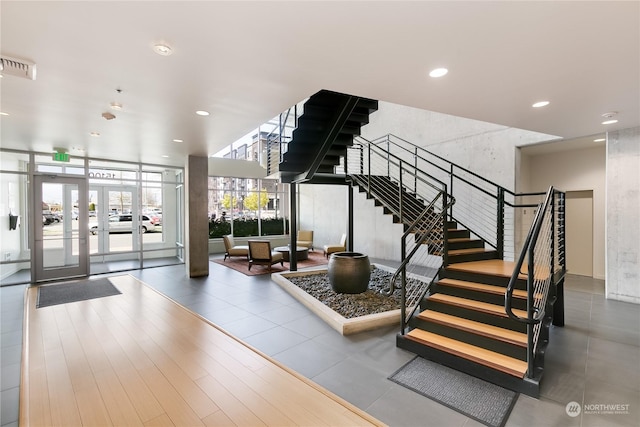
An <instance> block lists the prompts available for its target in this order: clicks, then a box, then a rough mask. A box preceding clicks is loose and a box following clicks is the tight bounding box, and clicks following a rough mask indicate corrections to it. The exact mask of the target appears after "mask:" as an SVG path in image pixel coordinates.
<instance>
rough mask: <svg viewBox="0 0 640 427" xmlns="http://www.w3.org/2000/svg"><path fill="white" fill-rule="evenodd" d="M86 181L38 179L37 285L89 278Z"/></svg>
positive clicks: (35, 232)
mask: <svg viewBox="0 0 640 427" xmlns="http://www.w3.org/2000/svg"><path fill="white" fill-rule="evenodd" d="M86 185H87V184H86V180H85V179H84V178H72V177H59V176H55V175H36V176H35V177H34V201H35V204H34V218H35V222H34V225H35V227H34V238H35V241H34V248H33V251H34V256H33V259H34V264H33V273H34V278H35V281H36V282H37V281H42V280H54V279H63V278H68V277H78V276H87V275H88V272H89V269H88V266H89V265H88V259H89V258H88V246H87V234H88V229H87V209H86V206H87V190H86V188H87V187H86Z"/></svg>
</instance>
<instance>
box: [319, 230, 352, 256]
mask: <svg viewBox="0 0 640 427" xmlns="http://www.w3.org/2000/svg"><path fill="white" fill-rule="evenodd" d="M346 250H347V235H346V234H343V235H342V237H341V238H340V244H339V245H324V256H326V257H327V258H329V255H331V254H332V253H334V252H344V251H346Z"/></svg>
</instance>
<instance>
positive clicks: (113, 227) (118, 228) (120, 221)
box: [89, 214, 156, 234]
mask: <svg viewBox="0 0 640 427" xmlns="http://www.w3.org/2000/svg"><path fill="white" fill-rule="evenodd" d="M140 227H141V229H142V232H143V233H147V232H149V231H155V229H156V227H155V225H154V224H153V222H151V218H149V217H148V216H147V215H142V221H141V222H140ZM89 231H90V232H91V234H96V233H98V225H97V224H96V225H92V226H91V228H89ZM132 231H133V217H132V216H131V215H130V214H121V215H111V216H110V217H109V233H131V232H132Z"/></svg>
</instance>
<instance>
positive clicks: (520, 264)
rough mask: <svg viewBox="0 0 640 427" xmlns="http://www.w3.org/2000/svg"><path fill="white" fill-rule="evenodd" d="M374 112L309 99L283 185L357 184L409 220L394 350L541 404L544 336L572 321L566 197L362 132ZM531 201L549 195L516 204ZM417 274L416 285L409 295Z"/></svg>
mask: <svg viewBox="0 0 640 427" xmlns="http://www.w3.org/2000/svg"><path fill="white" fill-rule="evenodd" d="M376 109H377V102H376V101H374V100H370V99H365V98H358V97H353V96H349V95H344V94H337V93H335V92H330V91H321V92H318V93H317V94H315V95H313V96H312V97H311V98H310V99H309V100H308V101H307V102H306V103H305V105H304V114H303V115H302V116H301V117H300V118H299V121H298V127H297V128H296V130H295V131H294V133H293V138H292V141H291V142H290V143H289V145H288V152H287V153H285V154H284V156H283V162H282V163H281V164H280V173H281V177H282V179H283V181H284V182H290V183H300V182H306V183H341V184H344V183H345V182H348V183H351V184H352V185H353V186H355V187H357V188H358V189H359V191H360V192H364V193H366V196H367V197H368V198H370V199H373V201H374V203H375V204H376V205H377V206H382V207H383V211H384V213H385V214H388V215H391V217H392V219H393V221H394V222H395V223H401V224H402V225H403V227H404V235H403V236H402V242H401V252H402V253H401V265H400V267H399V268H398V269H397V271H396V273H395V274H394V276H393V278H392V279H391V281H390V283H389V289H388V294H391V293H392V292H394V291H395V290H396V289H397V288H400V289H401V290H402V298H403V305H402V307H401V312H402V313H401V319H402V320H401V332H400V334H399V335H398V336H397V345H398V347H401V348H404V349H407V350H409V351H412V352H414V353H416V354H418V355H420V356H422V357H425V358H428V359H431V360H434V361H436V362H438V363H441V364H444V365H447V366H450V367H452V368H454V369H458V370H460V371H463V372H466V373H469V374H471V375H474V376H476V377H479V378H482V379H485V380H488V381H490V382H493V383H495V384H498V385H501V386H503V387H506V388H509V389H512V390H515V391H518V392H522V393H525V394H527V395H530V396H534V397H537V396H538V394H539V384H540V379H541V378H542V373H543V367H544V352H545V349H546V346H547V344H548V329H549V327H550V325H551V323H552V322H553V323H554V324H556V325H559V326H561V325H563V322H564V320H563V299H562V288H563V282H564V272H565V264H564V216H563V213H564V194H563V193H560V192H557V191H555V190H554V189H553V188H551V189H549V191H548V192H547V193H546V194H527V195H517V194H515V193H513V192H510V191H509V190H507V189H504V188H502V187H500V186H498V185H496V184H494V183H491V182H490V181H488V180H486V179H484V178H482V177H479V176H477V175H475V174H474V173H473V172H471V171H468V170H466V169H463V168H460V167H459V166H457V165H454V164H451V163H449V162H448V161H447V160H446V159H442V158H440V157H438V156H435V155H433V154H431V153H429V152H426V151H425V150H423V149H421V148H419V147H416V146H413V145H411V144H409V143H407V142H406V141H402V140H399V139H391V138H389V136H387V139H386V140H376V141H371V142H370V141H366V140H364V139H363V138H360V137H357V135H359V133H360V127H361V126H362V125H364V124H366V123H367V122H368V115H369V114H370V113H371V112H373V111H375V110H376ZM354 138H355V142H354ZM340 168H344V175H341V174H339V173H337V171H338V170H339V169H340ZM525 196H526V197H529V198H531V197H534V198H538V199H540V198H541V197H542V196H545V198H544V201H543V203H531V202H528V203H527V202H521V203H518V199H519V198H523V197H525ZM522 208H535V209H536V210H537V214H536V216H535V218H534V221H533V222H532V225H531V229H530V230H529V234H528V235H527V238H526V239H525V241H524V244H523V249H522V251H516V250H515V248H514V247H515V244H514V242H513V240H514V236H513V234H511V235H509V229H512V230H513V229H515V218H516V217H517V210H518V209H522ZM505 222H510V224H509V226H506V225H505ZM509 239H511V241H510V240H509ZM510 251H511V252H510ZM510 253H512V254H513V258H512V259H514V260H509V259H505V257H506V256H508V255H509V254H510ZM516 254H519V258H518V259H517V260H516V259H515V258H516ZM413 279H417V281H418V282H419V283H420V285H417V286H414V285H413V284H412V287H411V288H409V287H408V286H407V283H409V281H411V280H413ZM413 282H415V281H413Z"/></svg>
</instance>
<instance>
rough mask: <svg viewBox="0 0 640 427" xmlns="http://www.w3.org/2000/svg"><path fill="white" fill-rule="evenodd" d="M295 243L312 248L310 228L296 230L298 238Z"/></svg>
mask: <svg viewBox="0 0 640 427" xmlns="http://www.w3.org/2000/svg"><path fill="white" fill-rule="evenodd" d="M296 245H298V246H304V247H305V248H307V249H309V250H311V251H312V250H313V231H312V230H298V238H297V239H296Z"/></svg>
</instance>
